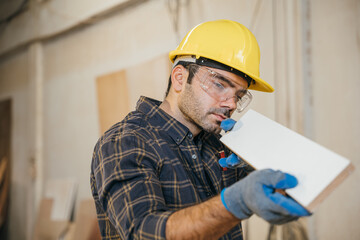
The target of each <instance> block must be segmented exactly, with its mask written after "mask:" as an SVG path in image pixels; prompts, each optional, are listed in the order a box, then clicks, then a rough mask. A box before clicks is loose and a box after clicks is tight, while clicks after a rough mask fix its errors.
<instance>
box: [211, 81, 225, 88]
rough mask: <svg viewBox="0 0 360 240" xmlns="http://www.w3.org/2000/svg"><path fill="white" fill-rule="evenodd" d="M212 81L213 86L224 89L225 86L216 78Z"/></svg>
mask: <svg viewBox="0 0 360 240" xmlns="http://www.w3.org/2000/svg"><path fill="white" fill-rule="evenodd" d="M212 83H213V85H214V87H215V88H217V89H218V90H220V91H223V90H224V89H225V86H224V85H223V84H222V83H221V82H219V81H217V80H213V81H212Z"/></svg>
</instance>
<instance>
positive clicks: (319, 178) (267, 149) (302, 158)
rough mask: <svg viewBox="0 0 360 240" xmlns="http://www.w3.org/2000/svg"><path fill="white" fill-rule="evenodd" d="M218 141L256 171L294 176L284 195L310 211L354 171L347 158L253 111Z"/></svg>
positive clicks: (245, 115)
mask: <svg viewBox="0 0 360 240" xmlns="http://www.w3.org/2000/svg"><path fill="white" fill-rule="evenodd" d="M221 141H222V142H223V143H224V144H225V145H226V146H228V147H229V148H230V149H231V150H232V151H233V152H234V153H236V154H237V155H238V156H240V157H241V158H242V159H244V160H245V161H246V162H248V163H249V164H250V165H251V166H253V167H254V168H255V169H259V170H260V169H266V168H272V169H275V170H281V171H284V172H288V173H290V174H292V175H294V176H295V177H296V178H297V179H298V181H299V184H298V186H297V187H295V188H293V189H288V190H287V191H286V192H287V193H288V194H289V195H290V196H291V197H293V198H294V199H295V200H296V201H298V202H299V203H300V204H302V205H303V206H304V207H306V208H307V209H308V210H310V211H313V210H314V209H315V208H316V206H317V205H318V204H319V203H320V202H321V201H323V200H324V199H325V198H326V197H327V196H328V195H329V194H330V192H331V191H332V190H334V189H335V188H336V187H337V186H338V185H339V184H340V183H341V182H342V181H343V180H344V179H345V178H346V177H347V176H348V175H349V174H350V172H351V171H353V169H354V167H353V165H352V164H351V163H350V161H349V160H348V159H346V158H344V157H342V156H340V155H338V154H336V153H334V152H332V151H330V150H328V149H326V148H325V147H323V146H320V145H319V144H317V143H315V142H313V141H311V140H310V139H307V138H305V137H304V136H302V135H300V134H298V133H296V132H294V131H292V130H290V129H288V128H286V127H284V126H282V125H280V124H278V123H276V122H275V121H272V120H271V119H269V118H266V117H265V116H263V115H261V114H260V113H257V112H255V111H253V110H249V111H248V112H247V113H246V114H244V116H242V117H241V119H240V120H239V121H238V122H237V123H236V125H235V126H234V129H233V130H232V131H230V132H229V133H227V134H225V135H224V136H223V137H222V138H221Z"/></svg>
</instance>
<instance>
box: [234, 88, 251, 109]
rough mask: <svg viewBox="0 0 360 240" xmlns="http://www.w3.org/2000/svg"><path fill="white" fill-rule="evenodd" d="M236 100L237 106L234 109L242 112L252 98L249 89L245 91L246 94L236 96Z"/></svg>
mask: <svg viewBox="0 0 360 240" xmlns="http://www.w3.org/2000/svg"><path fill="white" fill-rule="evenodd" d="M238 99H239V100H238V102H237V108H236V110H237V111H238V112H242V111H244V109H245V108H246V107H247V106H249V104H250V102H251V100H252V95H251V93H250V92H249V91H246V94H245V95H244V96H242V97H241V98H238Z"/></svg>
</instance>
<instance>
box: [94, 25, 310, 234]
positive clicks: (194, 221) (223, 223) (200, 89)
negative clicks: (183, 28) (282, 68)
mask: <svg viewBox="0 0 360 240" xmlns="http://www.w3.org/2000/svg"><path fill="white" fill-rule="evenodd" d="M170 60H171V61H173V62H174V65H173V69H172V72H171V76H170V80H169V86H168V90H167V93H166V97H165V100H164V101H163V102H158V101H156V100H153V99H149V98H145V97H141V98H140V100H139V101H138V104H137V107H136V111H134V112H131V113H130V114H129V115H128V116H127V117H125V119H124V120H123V121H121V122H120V123H118V124H116V125H114V126H113V127H112V128H110V129H109V130H108V131H107V132H106V133H105V134H104V135H103V136H102V137H101V138H100V139H99V141H98V143H97V145H96V147H95V150H94V155H93V161H92V171H91V186H92V193H93V197H94V200H95V204H96V209H97V214H98V220H99V226H100V231H101V235H102V237H103V239H165V238H166V239H219V238H221V239H242V230H241V224H240V223H241V220H242V219H246V218H248V217H250V216H251V215H252V214H253V213H255V214H257V215H259V216H260V217H262V218H264V219H265V220H267V221H269V222H271V223H275V224H281V223H285V222H288V221H292V220H295V219H297V218H298V217H300V216H306V215H308V214H309V213H308V212H307V211H306V210H305V209H304V208H302V207H301V206H300V205H298V204H297V203H296V202H295V201H293V200H292V199H290V198H288V197H286V196H283V195H281V194H279V193H276V192H275V189H276V188H280V189H286V188H290V187H295V186H296V184H297V182H296V179H295V178H294V177H293V176H291V175H289V174H286V173H282V172H279V171H273V170H269V169H268V170H262V171H253V172H252V173H250V174H249V172H248V171H247V169H248V168H246V167H245V166H246V164H244V163H242V164H240V167H233V168H231V166H232V164H231V162H233V161H234V160H235V162H241V160H240V159H239V158H237V157H236V156H235V155H234V154H231V152H230V151H229V150H228V149H227V148H226V147H225V146H224V145H222V143H221V142H220V141H219V140H218V139H219V137H220V135H219V133H220V131H221V123H223V128H224V129H225V130H229V129H230V128H231V125H233V123H231V122H230V123H229V122H228V121H227V120H226V119H228V118H229V117H230V116H231V114H232V113H233V112H234V111H235V110H236V109H237V110H239V111H242V110H243V109H244V108H245V107H246V106H247V105H248V103H249V101H250V100H251V94H250V92H248V90H247V89H248V88H249V89H253V90H260V91H266V92H272V91H273V89H272V87H271V86H270V85H269V84H268V83H266V82H265V81H263V80H262V79H260V78H259V61H260V52H259V47H258V44H257V42H256V39H255V37H254V36H253V35H252V33H251V32H250V31H249V30H248V29H247V28H246V27H244V26H243V25H241V24H239V23H237V22H233V21H229V20H218V21H212V22H206V23H203V24H200V25H198V26H196V27H195V28H193V29H192V30H191V31H190V32H189V33H188V34H187V35H186V36H185V38H184V39H183V41H182V42H181V43H180V45H179V46H178V48H177V49H176V50H174V51H172V52H170ZM224 120H225V121H224ZM224 123H225V124H224ZM229 125H230V126H229ZM222 151H223V152H224V153H225V154H226V155H227V156H229V157H228V158H222V159H221V160H220V164H219V162H218V161H219V157H218V153H219V152H222ZM221 165H222V166H225V167H230V168H228V169H227V170H226V169H225V168H222V167H221ZM235 165H236V164H235ZM240 179H241V180H240Z"/></svg>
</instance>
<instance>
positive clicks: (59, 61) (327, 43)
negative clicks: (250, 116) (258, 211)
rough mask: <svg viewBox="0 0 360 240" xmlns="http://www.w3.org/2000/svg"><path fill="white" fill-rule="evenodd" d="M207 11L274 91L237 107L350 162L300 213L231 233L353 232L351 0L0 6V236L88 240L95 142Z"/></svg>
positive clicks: (159, 89)
mask: <svg viewBox="0 0 360 240" xmlns="http://www.w3.org/2000/svg"><path fill="white" fill-rule="evenodd" d="M215 19H231V20H235V21H238V22H240V23H242V24H244V25H245V26H247V27H248V28H249V29H250V30H251V31H252V32H253V33H254V35H255V37H256V38H257V40H258V42H259V45H260V49H261V66H260V75H261V77H262V78H263V79H265V80H266V81H268V82H269V83H270V84H272V85H273V86H274V88H275V92H274V93H272V94H269V93H261V92H253V94H254V101H253V102H252V104H251V108H253V109H255V110H256V111H259V112H261V113H262V114H264V115H266V116H268V117H270V118H271V119H274V120H276V121H278V122H280V123H281V124H283V125H285V126H287V127H289V128H291V129H293V130H295V131H297V132H299V133H301V134H303V135H305V136H307V137H309V138H311V139H313V140H314V141H316V142H318V143H320V144H321V145H323V146H325V147H327V148H329V149H331V150H333V151H334V152H336V153H338V154H340V155H343V156H344V157H346V158H348V159H349V160H350V161H351V162H352V163H353V164H354V166H355V168H356V169H355V171H354V172H353V173H352V175H351V176H350V177H349V178H348V179H346V180H345V181H344V182H343V183H342V184H341V185H340V186H339V187H338V188H337V189H336V190H335V191H334V192H333V193H332V194H331V195H330V196H329V197H328V198H327V199H326V200H325V201H324V202H323V203H322V204H321V205H320V206H319V207H318V209H317V210H316V211H315V213H314V214H313V216H312V217H310V218H308V219H306V220H305V221H300V222H299V223H300V224H299V225H293V226H290V227H288V228H287V229H285V228H286V226H283V227H277V228H276V227H275V228H274V227H270V226H269V225H268V224H267V223H266V222H265V221H263V220H261V219H259V218H257V217H256V216H253V217H252V218H250V220H248V221H246V223H245V226H244V230H245V237H246V238H245V239H247V240H261V239H264V240H265V239H287V238H288V237H286V236H287V235H286V232H287V231H289V228H290V230H291V229H293V232H296V231H298V232H299V233H305V236H302V237H299V236H300V235H301V234H297V237H296V238H295V237H293V238H291V239H311V240H331V239H346V240H358V239H360V228H359V222H360V187H359V184H358V183H359V182H360V124H359V123H360V107H359V105H360V94H359V91H360V1H359V0H107V1H101V0H11V1H10V0H0V133H1V134H0V154H1V155H0V161H1V162H0V163H1V164H0V173H1V174H0V175H1V179H0V180H1V190H0V191H1V195H0V209H1V212H0V216H1V217H0V225H1V228H0V239H10V240H19V239H26V240H30V239H45V238H46V237H48V239H57V238H59V237H61V238H62V239H95V238H96V236H98V235H97V234H98V233H97V232H96V228H97V225H96V220H94V219H95V218H96V216H94V212H93V205H92V200H91V191H90V180H89V174H90V162H91V158H92V151H93V147H94V145H95V143H96V141H97V139H98V138H99V136H100V134H101V132H103V131H104V130H105V129H106V128H108V127H109V126H110V125H111V124H113V123H115V122H116V121H119V120H120V119H121V118H122V117H123V116H124V115H125V114H126V113H127V112H128V111H130V110H132V109H133V108H134V106H135V103H136V101H137V99H138V98H139V96H140V95H146V96H149V97H153V98H156V99H159V100H162V99H163V97H164V93H165V88H166V84H167V80H168V76H169V71H170V63H169V61H168V52H169V51H170V50H173V49H174V48H175V47H176V46H177V44H179V43H180V40H181V38H182V37H183V36H184V35H185V34H186V33H187V31H189V30H190V29H191V28H192V27H193V26H195V25H197V24H199V23H201V22H204V21H208V20H215ZM238 117H239V116H235V118H238ZM309 167H311V166H309ZM324 171H326V166H325V168H324ZM94 221H95V224H94ZM270 232H271V234H269V233H270ZM288 239H289V238H288Z"/></svg>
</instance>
